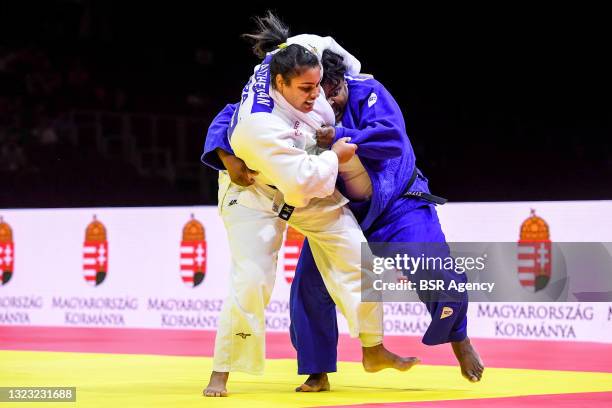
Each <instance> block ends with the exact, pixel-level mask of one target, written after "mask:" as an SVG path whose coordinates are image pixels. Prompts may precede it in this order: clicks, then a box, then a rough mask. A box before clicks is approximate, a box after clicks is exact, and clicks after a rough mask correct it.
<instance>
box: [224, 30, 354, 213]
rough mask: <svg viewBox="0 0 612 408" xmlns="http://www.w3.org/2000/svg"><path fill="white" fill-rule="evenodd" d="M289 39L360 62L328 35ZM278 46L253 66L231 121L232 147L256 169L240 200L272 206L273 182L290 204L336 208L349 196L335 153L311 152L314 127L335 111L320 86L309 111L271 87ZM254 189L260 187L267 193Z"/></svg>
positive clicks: (331, 119) (330, 123)
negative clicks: (340, 182) (341, 186)
mask: <svg viewBox="0 0 612 408" xmlns="http://www.w3.org/2000/svg"><path fill="white" fill-rule="evenodd" d="M287 42H288V43H289V44H292V43H298V44H300V45H301V44H306V47H307V49H311V51H312V52H314V53H317V55H319V56H320V55H322V53H323V50H324V49H325V47H331V50H332V51H334V52H337V53H339V54H344V55H345V59H346V60H347V61H348V63H349V64H350V68H351V70H355V69H359V68H360V64H359V61H357V59H356V58H355V57H353V56H352V55H350V54H349V53H348V52H346V51H345V50H344V49H342V47H340V46H339V45H338V44H337V43H336V42H335V41H334V40H333V39H332V38H331V37H325V38H322V37H318V36H315V35H309V34H304V35H300V36H296V37H292V38H291V39H289V40H288V41H287ZM276 52H277V51H275V52H273V53H270V54H268V55H267V56H266V58H265V59H264V61H263V62H262V63H261V64H260V65H258V66H257V67H256V68H255V71H254V74H253V76H252V77H251V79H250V80H249V82H248V84H247V86H246V87H245V88H244V90H243V93H242V99H241V104H240V107H239V108H238V110H237V111H236V112H235V114H234V117H233V118H232V123H231V124H230V134H231V137H230V143H231V146H232V149H233V150H234V153H235V154H236V156H238V157H240V158H241V159H242V160H244V162H245V163H246V165H247V166H248V167H249V168H250V169H252V170H256V171H258V172H259V175H258V176H257V177H256V178H255V180H256V182H255V184H254V185H253V186H251V187H249V188H248V189H247V190H248V191H250V192H251V193H252V194H249V193H246V192H245V193H244V194H242V195H241V197H240V199H239V201H240V202H241V204H243V205H245V206H247V207H250V208H256V209H257V208H262V206H263V208H262V209H270V207H271V205H270V200H271V197H270V196H271V194H272V193H271V190H270V188H269V187H268V186H275V187H276V188H277V189H278V190H280V191H281V192H282V193H283V195H284V201H285V203H287V204H289V205H292V206H294V207H305V206H307V205H309V204H310V205H311V206H313V205H314V206H316V207H320V208H321V209H323V210H324V209H326V208H327V209H333V208H338V207H339V206H341V205H344V204H346V203H347V202H348V201H347V199H346V198H344V197H343V196H342V195H341V194H340V193H339V192H337V191H336V190H335V184H336V177H337V175H338V158H337V156H336V154H335V153H334V152H332V151H324V152H322V153H321V154H320V155H315V154H309V152H311V153H314V152H316V139H315V131H316V129H318V128H320V127H321V126H323V125H326V126H334V124H335V118H334V112H333V110H332V108H331V106H330V105H329V103H328V102H327V100H326V99H325V96H324V94H323V92H321V93H320V94H319V97H318V98H317V100H316V101H315V104H314V109H313V111H312V112H309V113H303V112H300V111H298V110H297V109H295V108H294V107H293V106H291V105H290V104H289V103H288V102H287V101H286V100H285V99H284V98H283V96H282V95H280V93H278V92H276V91H275V90H274V89H272V88H271V85H270V83H271V79H270V70H269V62H270V60H271V59H272V56H273V55H274V53H276ZM257 193H263V196H265V197H266V198H265V199H264V198H263V197H261V194H257ZM258 195H259V197H257V196H258ZM322 199H324V200H322Z"/></svg>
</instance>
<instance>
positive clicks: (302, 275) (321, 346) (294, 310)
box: [289, 240, 338, 374]
mask: <svg viewBox="0 0 612 408" xmlns="http://www.w3.org/2000/svg"><path fill="white" fill-rule="evenodd" d="M289 310H290V316H291V326H290V329H289V330H290V333H291V343H293V347H294V348H295V349H296V351H297V360H298V374H317V373H331V372H335V371H336V360H337V359H338V352H337V348H338V324H337V321H336V304H335V303H334V301H333V300H332V298H331V297H330V296H329V293H328V292H327V289H326V288H325V284H324V283H323V278H321V274H320V273H319V270H318V269H317V266H316V264H315V261H314V258H313V257H312V252H311V250H310V245H309V244H308V240H305V241H304V246H303V247H302V252H301V254H300V259H299V261H298V264H297V267H296V270H295V277H294V278H293V283H292V284H291V295H290V297H289Z"/></svg>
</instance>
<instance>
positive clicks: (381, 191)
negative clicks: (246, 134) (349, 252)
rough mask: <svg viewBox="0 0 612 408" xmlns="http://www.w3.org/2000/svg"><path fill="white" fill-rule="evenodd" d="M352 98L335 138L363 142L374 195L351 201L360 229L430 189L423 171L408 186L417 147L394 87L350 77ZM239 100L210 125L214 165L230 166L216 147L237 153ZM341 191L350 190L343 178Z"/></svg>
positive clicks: (208, 158)
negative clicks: (233, 137) (234, 136)
mask: <svg viewBox="0 0 612 408" xmlns="http://www.w3.org/2000/svg"><path fill="white" fill-rule="evenodd" d="M345 79H346V82H347V86H348V102H347V106H346V109H345V111H344V115H343V116H342V125H341V126H337V127H336V136H335V139H334V142H335V141H336V140H338V139H340V138H342V137H350V138H351V143H355V144H357V145H358V146H359V148H358V149H357V155H358V156H359V158H360V160H361V163H362V164H363V166H364V168H365V169H366V171H367V172H368V175H369V176H370V179H371V181H372V197H371V198H370V199H369V200H367V201H362V202H356V201H351V202H350V203H349V207H350V208H351V210H352V211H353V213H354V214H355V217H356V218H357V220H358V221H359V223H360V225H361V228H362V229H363V230H364V231H365V230H367V229H369V228H370V227H371V226H372V224H373V223H374V221H375V220H377V219H378V218H379V217H381V215H383V214H390V213H391V211H388V210H390V209H391V207H393V206H394V205H395V206H397V203H398V202H399V200H400V197H401V196H402V195H403V194H404V193H405V192H406V191H421V192H426V193H428V192H429V188H428V185H427V179H426V178H424V177H422V176H419V177H417V178H416V179H415V181H414V183H413V184H412V186H411V187H410V189H407V186H408V182H409V180H410V178H411V176H412V173H413V172H414V171H415V168H416V163H415V162H416V159H415V156H414V150H413V149H412V145H411V144H410V140H409V138H408V135H407V133H406V125H405V123H404V117H403V115H402V112H401V110H400V108H399V106H398V104H397V102H396V101H395V99H394V98H393V96H391V94H390V93H389V91H387V90H386V89H385V87H384V86H383V85H382V84H381V83H380V82H378V81H377V80H375V79H374V78H373V77H371V76H355V77H352V76H348V75H347V76H346V77H345ZM238 106H239V104H235V105H226V106H225V108H223V110H222V111H221V112H220V113H219V114H218V115H217V116H216V117H215V119H214V120H213V122H212V124H211V125H210V127H209V128H208V133H207V135H206V142H205V144H204V152H203V154H202V162H203V163H204V164H206V165H208V166H210V167H212V168H214V169H217V170H225V168H224V167H223V163H222V162H221V160H220V159H219V157H218V156H217V153H216V152H215V149H217V148H221V149H223V150H225V151H227V152H228V153H232V154H233V151H232V148H231V146H230V143H229V137H228V128H229V125H230V121H231V118H232V115H233V114H234V111H235V110H236V109H237V107H238ZM337 187H338V190H339V191H340V192H341V193H343V194H344V195H346V190H345V187H344V183H343V182H342V179H341V178H340V177H339V178H338V182H337ZM422 204H423V201H422V200H420V199H417V198H410V199H401V206H402V208H401V211H402V212H406V211H409V210H410V209H412V208H415V207H417V206H419V205H422Z"/></svg>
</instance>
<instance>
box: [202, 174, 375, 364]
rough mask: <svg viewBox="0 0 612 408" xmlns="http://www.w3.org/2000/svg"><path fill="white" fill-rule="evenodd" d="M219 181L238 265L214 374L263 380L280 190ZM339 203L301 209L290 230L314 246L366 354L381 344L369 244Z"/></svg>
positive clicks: (279, 235)
mask: <svg viewBox="0 0 612 408" xmlns="http://www.w3.org/2000/svg"><path fill="white" fill-rule="evenodd" d="M219 174H220V176H219V186H220V187H219V206H220V212H221V216H222V218H223V222H224V224H225V228H226V230H227V234H228V241H229V246H230V251H231V254H232V261H231V271H230V275H231V276H230V295H229V296H228V297H227V299H226V301H225V302H224V304H223V308H222V311H221V315H220V318H219V324H218V328H217V336H216V339H215V356H214V361H213V370H214V371H218V372H231V371H242V372H247V373H251V374H262V373H263V369H264V361H265V317H264V310H265V307H266V306H267V304H268V302H269V301H270V296H271V294H272V290H273V288H274V282H275V278H276V270H277V268H276V265H277V259H278V253H279V250H280V248H281V246H282V240H283V233H284V231H285V227H286V225H285V223H286V222H285V221H284V220H282V219H281V218H279V217H278V214H277V213H275V212H273V211H272V203H273V200H274V195H275V194H277V191H276V190H274V189H272V188H269V187H267V186H265V185H263V186H261V185H253V186H250V187H247V188H244V187H240V186H237V185H235V184H230V183H229V177H228V176H227V174H226V173H224V172H220V173H219ZM228 185H229V186H228ZM254 190H256V191H257V193H256V194H254ZM334 195H336V198H335V199H334V201H335V202H337V203H338V204H337V205H335V206H334V205H331V206H330V205H329V202H330V199H321V205H317V203H316V201H315V202H314V203H312V204H311V205H309V206H308V207H304V208H296V209H295V210H294V212H293V214H292V215H291V217H290V219H289V221H288V222H289V224H290V225H291V226H292V227H293V228H295V229H297V230H298V231H300V232H301V233H302V234H304V235H305V236H306V237H307V238H308V240H309V242H310V246H311V248H312V253H313V255H314V259H315V262H316V264H317V267H318V268H319V271H320V272H321V276H322V278H323V281H324V282H325V286H326V287H327V290H328V291H329V293H330V295H331V297H332V299H333V300H334V302H335V303H336V305H337V306H338V308H339V310H340V311H341V313H342V314H343V315H344V316H345V318H346V319H347V321H348V326H349V331H350V334H351V336H352V337H357V336H359V337H360V339H361V340H362V344H363V345H364V346H366V347H367V346H373V345H376V344H380V343H381V342H382V304H381V303H362V302H361V272H362V271H361V243H362V242H366V239H365V237H364V235H363V232H362V231H361V229H360V227H359V224H358V223H357V221H356V219H355V217H354V216H353V214H352V212H351V211H350V210H349V209H348V208H347V207H346V206H345V205H344V202H345V201H341V200H338V195H339V193H338V192H336V193H334ZM253 197H257V200H258V201H257V202H254V201H253V200H252V198H253ZM340 197H341V196H340ZM245 204H246V205H245ZM247 205H248V206H247Z"/></svg>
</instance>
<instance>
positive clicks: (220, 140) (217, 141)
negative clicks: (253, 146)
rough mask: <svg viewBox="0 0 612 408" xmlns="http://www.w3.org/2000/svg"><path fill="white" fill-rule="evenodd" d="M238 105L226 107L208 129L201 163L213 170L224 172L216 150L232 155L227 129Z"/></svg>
mask: <svg viewBox="0 0 612 408" xmlns="http://www.w3.org/2000/svg"><path fill="white" fill-rule="evenodd" d="M239 105H240V104H238V103H236V104H234V105H226V106H225V108H223V110H222V111H221V112H219V114H218V115H217V116H215V118H214V119H213V121H212V123H211V124H210V126H209V127H208V133H207V134H206V141H205V142H204V153H202V157H201V160H202V163H204V164H206V165H207V166H210V167H212V168H213V169H215V170H225V166H224V165H223V162H222V161H221V159H219V156H218V155H217V152H216V151H215V150H216V149H217V148H220V149H223V150H225V151H226V152H228V153H231V154H234V151H233V150H232V147H231V146H230V142H229V137H228V135H227V129H228V128H229V126H230V122H231V120H232V116H233V115H234V112H235V111H236V109H238V106H239Z"/></svg>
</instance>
